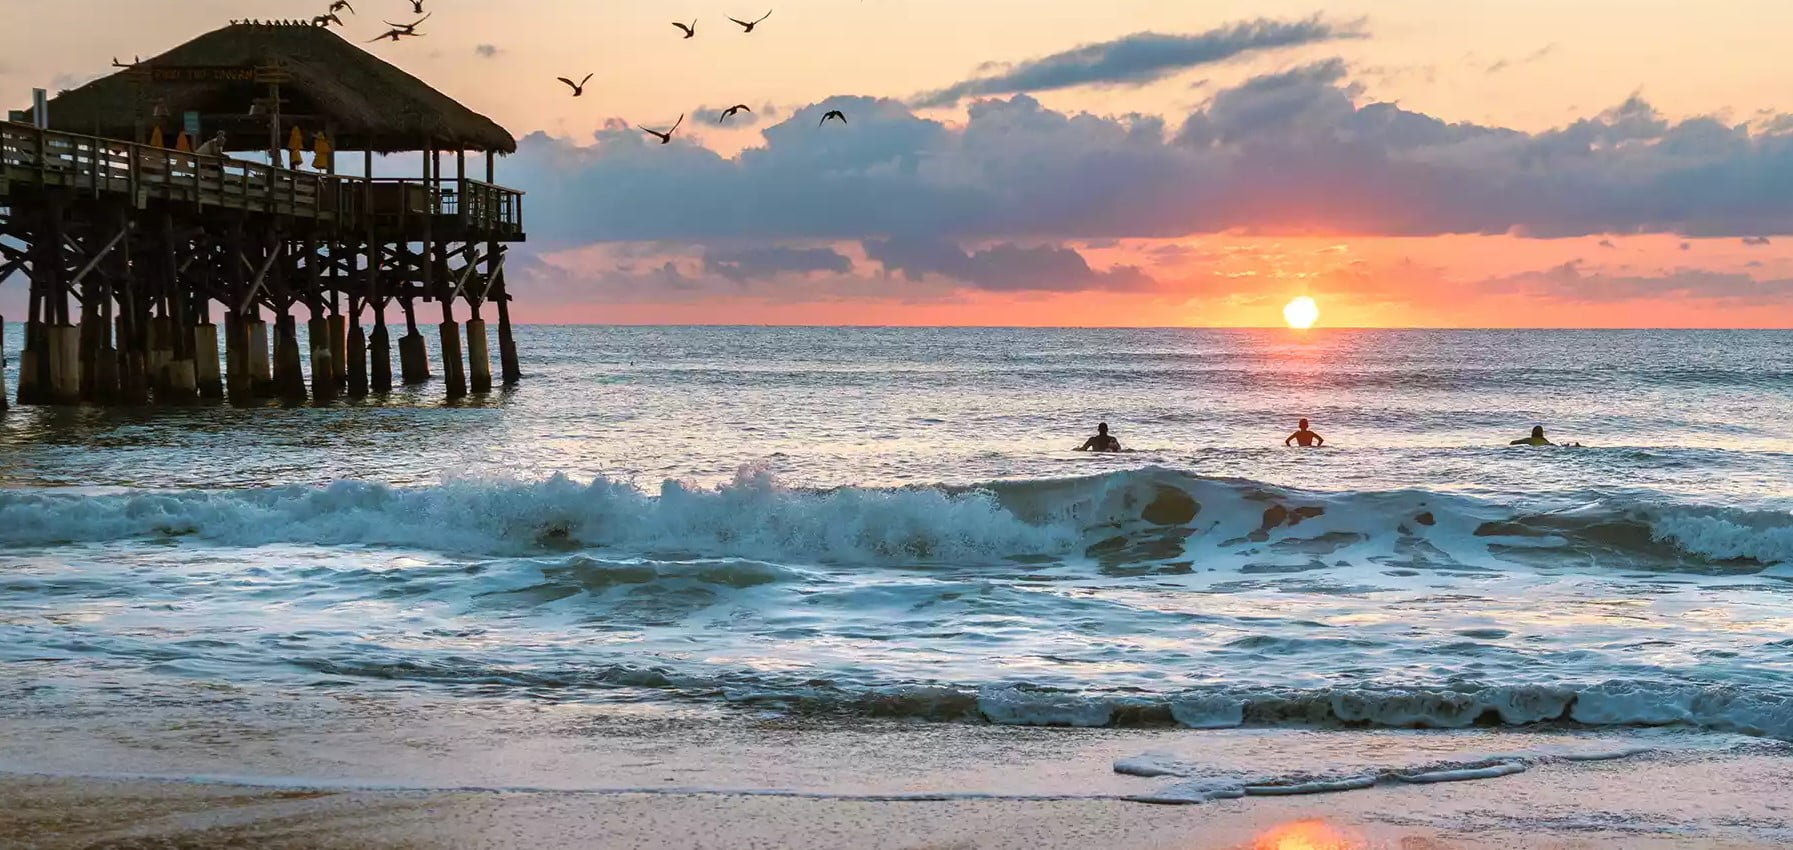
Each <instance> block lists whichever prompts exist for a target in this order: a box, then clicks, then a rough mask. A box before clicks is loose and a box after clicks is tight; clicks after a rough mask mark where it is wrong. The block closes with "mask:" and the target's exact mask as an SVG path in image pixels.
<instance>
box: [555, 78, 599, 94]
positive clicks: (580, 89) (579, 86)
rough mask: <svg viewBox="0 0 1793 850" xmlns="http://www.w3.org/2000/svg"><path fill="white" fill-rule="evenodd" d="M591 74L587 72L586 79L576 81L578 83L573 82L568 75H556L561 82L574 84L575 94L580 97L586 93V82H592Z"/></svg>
mask: <svg viewBox="0 0 1793 850" xmlns="http://www.w3.org/2000/svg"><path fill="white" fill-rule="evenodd" d="M591 76H592V75H590V74H586V75H585V79H583V80H580V81H579V82H576V83H575V82H573V81H572V80H569V79H567V78H566V77H556V78H555V79H557V80H560V81H561V82H563V83H566V84H567V85H569V86H572V87H573V96H574V97H578V96H580V95H582V94H585V84H586V83H589V82H591Z"/></svg>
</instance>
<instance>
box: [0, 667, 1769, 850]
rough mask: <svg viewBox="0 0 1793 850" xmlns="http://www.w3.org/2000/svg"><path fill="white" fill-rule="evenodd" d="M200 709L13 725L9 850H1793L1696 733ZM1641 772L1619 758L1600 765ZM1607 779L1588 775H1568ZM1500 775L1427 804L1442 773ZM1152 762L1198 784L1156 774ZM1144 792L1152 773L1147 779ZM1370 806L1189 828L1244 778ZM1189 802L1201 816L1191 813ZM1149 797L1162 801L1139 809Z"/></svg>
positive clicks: (303, 707)
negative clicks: (1315, 781) (1504, 771)
mask: <svg viewBox="0 0 1793 850" xmlns="http://www.w3.org/2000/svg"><path fill="white" fill-rule="evenodd" d="M204 690H205V689H195V690H194V691H192V692H186V693H180V694H172V693H171V694H169V695H168V696H169V700H168V703H167V704H165V705H153V704H142V705H139V706H138V710H137V711H135V712H131V711H129V710H127V708H128V707H127V706H126V705H124V704H123V703H122V702H119V703H114V702H109V701H107V700H105V699H102V698H99V697H97V696H94V695H91V694H90V695H88V696H87V697H86V698H84V699H82V700H80V701H79V704H80V705H83V706H85V707H86V710H85V711H83V710H79V709H77V708H76V707H75V705H74V704H73V703H71V704H70V705H68V706H64V707H62V708H58V707H57V706H56V704H55V701H54V700H53V699H50V698H48V697H45V698H42V699H40V700H39V702H40V705H39V708H40V709H42V710H40V711H22V710H19V709H20V707H21V706H24V705H26V704H27V702H28V701H20V700H13V701H10V704H11V705H13V706H14V709H13V710H11V711H8V712H6V713H5V714H4V715H3V716H0V740H4V741H5V742H6V744H5V747H4V750H0V753H3V756H0V771H4V772H3V773H0V798H3V799H5V800H6V801H7V805H5V806H4V807H0V847H6V848H32V850H40V849H43V850H48V849H49V848H89V847H157V848H161V847H190V848H209V847H275V848H351V847H356V848H358V847H379V848H485V847H491V848H540V847H590V848H636V847H640V848H648V847H652V848H775V847H806V848H910V849H911V850H919V849H920V848H1027V850H1043V848H1085V847H1103V848H1117V850H1119V849H1120V848H1207V847H1213V848H1273V850H1341V849H1342V848H1352V849H1353V850H1356V849H1357V848H1365V849H1366V850H1367V848H1399V850H1443V848H1463V850H1467V849H1468V848H1484V847H1487V848H1518V847H1527V848H1529V847H1561V848H1595V847H1599V848H1613V847H1624V848H1655V847H1715V848H1717V847H1722V848H1732V847H1736V848H1744V847H1750V848H1755V847H1761V848H1767V847H1784V846H1787V844H1788V842H1789V841H1793V808H1790V807H1789V805H1788V804H1787V803H1786V801H1785V800H1786V798H1785V794H1784V791H1783V789H1785V788H1787V787H1790V786H1793V759H1789V758H1788V757H1787V754H1788V753H1787V751H1788V747H1787V745H1784V744H1781V743H1779V742H1775V741H1769V740H1764V739H1757V738H1748V737H1744V736H1736V735H1715V734H1711V733H1702V732H1695V731H1692V730H1686V729H1674V728H1667V729H1642V730H1639V729H1631V730H1598V729H1589V728H1580V727H1572V726H1568V727H1563V728H1558V729H1528V730H1525V731H1515V730H1505V729H1501V728H1498V727H1496V728H1472V729H1464V730H1452V731H1443V730H1430V731H1427V730H1398V729H1381V730H1366V729H1353V730H1342V729H1321V728H1261V729H1228V730H1189V729H1175V728H1148V729H1062V728H1059V729H1043V728H1027V727H1012V726H992V725H978V724H964V723H933V722H918V721H876V720H872V721H867V720H864V719H841V718H794V717H790V716H783V715H777V714H771V713H764V714H756V713H746V712H739V711H734V712H711V711H691V712H683V713H681V712H670V711H666V710H661V709H655V710H638V709H624V708H619V707H616V706H591V705H578V704H571V705H538V706H534V707H532V708H530V709H528V710H527V711H524V712H519V711H518V710H517V707H516V706H515V705H513V704H511V703H510V702H508V701H504V700H478V699H469V698H462V699H460V700H444V699H439V698H433V697H426V696H418V695H405V696H386V697H369V696H366V695H360V696H356V697H354V698H353V699H348V698H342V697H323V696H317V695H310V696H308V695H305V694H302V693H298V692H274V693H263V692H257V691H247V690H228V691H218V692H214V693H212V694H211V696H210V697H206V696H203V695H202V694H203V691H204ZM1619 753H1631V755H1628V756H1626V757H1623V758H1603V756H1607V755H1613V754H1619ZM1577 755H1578V756H1579V757H1585V758H1593V759H1597V760H1575V759H1572V758H1567V757H1566V756H1577ZM1490 761H1494V762H1504V763H1518V764H1523V765H1524V767H1525V769H1524V770H1523V771H1522V772H1518V773H1515V774H1512V775H1505V776H1498V777H1493V778H1485V779H1478V780H1473V781H1457V782H1439V783H1430V784H1418V783H1414V782H1409V781H1399V780H1394V779H1391V778H1390V777H1394V776H1397V775H1398V776H1412V775H1415V774H1416V773H1418V772H1423V771H1426V770H1429V769H1434V768H1438V767H1440V766H1449V765H1473V764H1480V763H1487V762H1490ZM1141 762H1144V763H1149V764H1153V765H1158V766H1160V767H1163V768H1165V769H1166V770H1176V771H1180V772H1182V774H1183V775H1164V776H1142V775H1136V774H1137V773H1139V772H1141V771H1133V772H1131V773H1129V772H1122V771H1120V770H1117V767H1119V766H1122V765H1129V764H1138V763H1141ZM1148 772H1149V771H1148ZM1359 774H1363V775H1375V776H1380V777H1382V778H1381V780H1380V781H1377V782H1376V783H1375V784H1374V785H1373V787H1369V788H1365V789H1362V790H1354V791H1346V792H1340V793H1327V794H1311V795H1300V796H1270V797H1267V796H1249V797H1245V798H1242V799H1224V798H1220V799H1212V800H1208V801H1206V802H1193V803H1188V804H1183V805H1167V804H1163V801H1169V800H1173V799H1182V800H1185V801H1188V800H1191V799H1195V798H1196V796H1192V795H1191V794H1190V792H1189V789H1190V788H1192V787H1193V788H1198V789H1199V788H1208V787H1219V786H1220V785H1224V784H1225V783H1226V782H1231V781H1243V782H1247V783H1249V782H1254V781H1260V782H1261V781H1274V780H1277V779H1279V778H1280V780H1281V781H1293V780H1295V779H1299V778H1303V777H1305V778H1309V779H1311V778H1314V777H1317V776H1341V775H1359ZM1197 796H1198V795H1197ZM1140 800H1159V801H1161V802H1160V803H1159V804H1153V803H1148V802H1140Z"/></svg>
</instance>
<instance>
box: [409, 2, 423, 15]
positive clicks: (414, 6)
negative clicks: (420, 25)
mask: <svg viewBox="0 0 1793 850" xmlns="http://www.w3.org/2000/svg"><path fill="white" fill-rule="evenodd" d="M411 12H412V14H417V15H421V14H423V0H411Z"/></svg>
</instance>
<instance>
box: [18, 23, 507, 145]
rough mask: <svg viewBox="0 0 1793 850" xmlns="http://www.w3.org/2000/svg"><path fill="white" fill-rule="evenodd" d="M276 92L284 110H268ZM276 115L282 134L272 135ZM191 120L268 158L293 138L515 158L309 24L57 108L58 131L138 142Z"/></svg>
mask: <svg viewBox="0 0 1793 850" xmlns="http://www.w3.org/2000/svg"><path fill="white" fill-rule="evenodd" d="M271 81H277V82H278V91H279V101H280V102H279V103H278V104H270V103H268V100H267V99H268V97H269V94H270V91H271ZM274 108H277V109H278V111H279V113H280V122H279V125H278V126H275V127H271V126H270V120H269V113H270V112H272V111H273V109H274ZM189 112H196V113H198V114H199V117H200V124H201V133H202V134H203V135H205V136H210V135H211V134H212V133H214V132H216V131H218V130H223V131H225V133H226V134H227V135H228V137H229V140H228V141H229V144H228V148H229V149H231V150H239V151H255V150H266V149H268V147H269V140H270V138H271V137H277V138H278V139H284V138H285V137H286V136H285V134H286V133H287V132H288V131H289V129H290V128H291V127H294V126H298V127H301V128H303V129H306V130H308V131H316V130H323V131H325V132H326V133H327V134H328V135H329V137H330V139H331V141H332V143H333V145H334V146H335V148H336V149H337V150H354V151H372V152H375V153H396V152H400V151H419V150H455V151H481V152H486V153H512V152H515V151H516V148H517V142H516V139H515V138H514V137H513V136H512V135H511V134H510V133H509V132H508V131H506V130H505V129H504V128H503V127H500V126H498V125H497V124H496V123H494V122H493V121H492V120H491V119H490V118H487V117H485V116H484V115H480V114H479V113H477V112H474V111H473V110H471V109H468V108H467V107H465V106H462V105H461V104H459V103H456V102H455V101H454V100H453V99H452V98H449V97H448V96H447V95H444V94H442V93H441V92H438V91H436V90H435V89H433V88H431V87H430V86H428V85H427V84H425V83H424V82H423V81H422V80H419V79H417V78H416V77H413V76H411V75H410V74H407V73H405V72H404V71H401V70H399V69H398V68H396V67H394V66H392V65H390V64H388V63H386V62H384V61H382V60H380V59H379V58H377V57H375V56H373V55H372V54H370V53H368V52H367V51H366V50H363V49H362V48H361V47H360V46H358V45H355V44H351V43H349V42H348V41H346V40H344V39H343V38H342V37H340V36H338V35H337V34H336V33H334V32H332V31H330V30H329V29H328V28H325V27H318V26H311V25H309V24H300V23H275V24H267V23H239V24H232V25H230V26H227V27H224V28H223V29H219V30H214V31H212V32H209V33H206V34H205V35H202V36H199V37H198V38H195V39H193V40H192V41H189V42H187V43H186V44H183V45H181V46H179V47H176V48H174V49H173V50H170V51H168V52H166V53H163V54H160V55H158V56H154V57H151V58H149V59H145V60H142V61H141V62H138V63H136V64H135V65H134V66H133V67H131V68H127V69H125V70H122V71H120V72H118V73H115V74H112V75H111V76H107V77H103V78H101V79H98V80H95V81H93V82H91V83H88V84H86V85H84V86H81V87H80V88H76V89H71V90H69V91H65V92H62V93H61V94H58V95H57V96H56V97H54V98H52V99H51V100H50V102H49V113H50V127H51V129H55V130H62V131H65V132H71V133H84V134H90V135H96V136H105V137H108V138H115V139H130V140H134V141H137V140H142V139H144V138H147V136H148V133H149V132H150V130H151V128H153V127H154V126H157V125H158V124H159V125H161V126H162V129H163V132H164V133H172V132H173V131H175V130H178V129H179V128H180V126H179V125H180V123H181V117H182V116H183V115H184V114H186V113H189ZM170 138H172V136H170Z"/></svg>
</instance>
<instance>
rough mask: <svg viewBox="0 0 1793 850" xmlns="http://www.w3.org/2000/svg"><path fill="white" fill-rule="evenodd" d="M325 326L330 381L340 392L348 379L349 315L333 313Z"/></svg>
mask: <svg viewBox="0 0 1793 850" xmlns="http://www.w3.org/2000/svg"><path fill="white" fill-rule="evenodd" d="M326 326H327V330H328V332H329V335H330V339H329V342H330V346H329V348H330V383H332V384H334V385H335V387H336V390H337V391H338V392H340V391H341V390H342V389H343V387H345V386H346V385H347V384H348V379H349V351H348V348H349V341H348V334H349V317H347V316H344V315H343V314H341V313H333V314H331V316H330V318H329V320H328V321H327V322H326ZM332 395H335V393H332Z"/></svg>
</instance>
